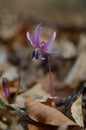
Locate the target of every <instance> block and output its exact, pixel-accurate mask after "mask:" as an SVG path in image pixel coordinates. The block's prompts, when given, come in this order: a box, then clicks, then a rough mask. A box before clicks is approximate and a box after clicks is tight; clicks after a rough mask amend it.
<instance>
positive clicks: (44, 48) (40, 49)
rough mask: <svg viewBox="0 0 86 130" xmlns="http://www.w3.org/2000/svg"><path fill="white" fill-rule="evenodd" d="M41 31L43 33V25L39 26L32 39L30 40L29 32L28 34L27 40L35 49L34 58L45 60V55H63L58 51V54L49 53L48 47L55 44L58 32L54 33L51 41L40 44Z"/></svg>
mask: <svg viewBox="0 0 86 130" xmlns="http://www.w3.org/2000/svg"><path fill="white" fill-rule="evenodd" d="M40 31H41V24H39V25H38V26H37V27H36V28H35V30H34V32H33V36H32V39H31V38H30V34H29V32H27V33H26V36H27V39H28V40H29V41H30V43H31V45H32V46H33V47H34V51H33V54H32V58H33V59H35V60H37V59H42V60H45V58H44V57H43V55H48V54H60V53H62V52H59V51H57V52H49V51H48V47H49V46H50V45H51V44H52V43H53V42H54V40H55V38H56V32H54V33H53V35H52V37H51V39H50V40H49V41H48V42H46V43H45V42H40Z"/></svg>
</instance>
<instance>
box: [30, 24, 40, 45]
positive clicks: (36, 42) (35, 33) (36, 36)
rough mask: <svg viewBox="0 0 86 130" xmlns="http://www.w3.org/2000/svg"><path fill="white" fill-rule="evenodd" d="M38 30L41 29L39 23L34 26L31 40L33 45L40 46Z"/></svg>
mask: <svg viewBox="0 0 86 130" xmlns="http://www.w3.org/2000/svg"><path fill="white" fill-rule="evenodd" d="M40 30H41V23H40V24H39V25H38V26H37V27H36V28H35V30H34V33H33V36H32V42H33V43H34V45H35V46H38V47H39V46H40Z"/></svg>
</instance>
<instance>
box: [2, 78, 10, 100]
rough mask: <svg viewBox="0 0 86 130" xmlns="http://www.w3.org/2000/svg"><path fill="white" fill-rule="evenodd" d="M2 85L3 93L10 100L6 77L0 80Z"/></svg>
mask: <svg viewBox="0 0 86 130" xmlns="http://www.w3.org/2000/svg"><path fill="white" fill-rule="evenodd" d="M2 87H3V90H4V93H5V95H6V97H7V99H8V101H9V100H10V92H9V86H8V81H7V79H6V78H3V80H2Z"/></svg>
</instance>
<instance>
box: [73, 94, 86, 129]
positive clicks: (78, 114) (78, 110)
mask: <svg viewBox="0 0 86 130" xmlns="http://www.w3.org/2000/svg"><path fill="white" fill-rule="evenodd" d="M71 113H72V117H73V118H74V120H75V122H76V123H77V124H78V125H79V126H80V127H84V122H83V113H82V94H81V95H80V96H79V98H78V99H77V100H76V101H75V102H74V103H73V104H72V107H71Z"/></svg>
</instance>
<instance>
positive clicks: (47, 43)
mask: <svg viewBox="0 0 86 130" xmlns="http://www.w3.org/2000/svg"><path fill="white" fill-rule="evenodd" d="M55 38H56V32H54V33H53V36H52V37H51V39H50V40H49V41H48V42H46V43H45V44H44V46H43V49H47V48H48V47H49V46H50V45H51V44H52V43H53V41H54V40H55Z"/></svg>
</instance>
